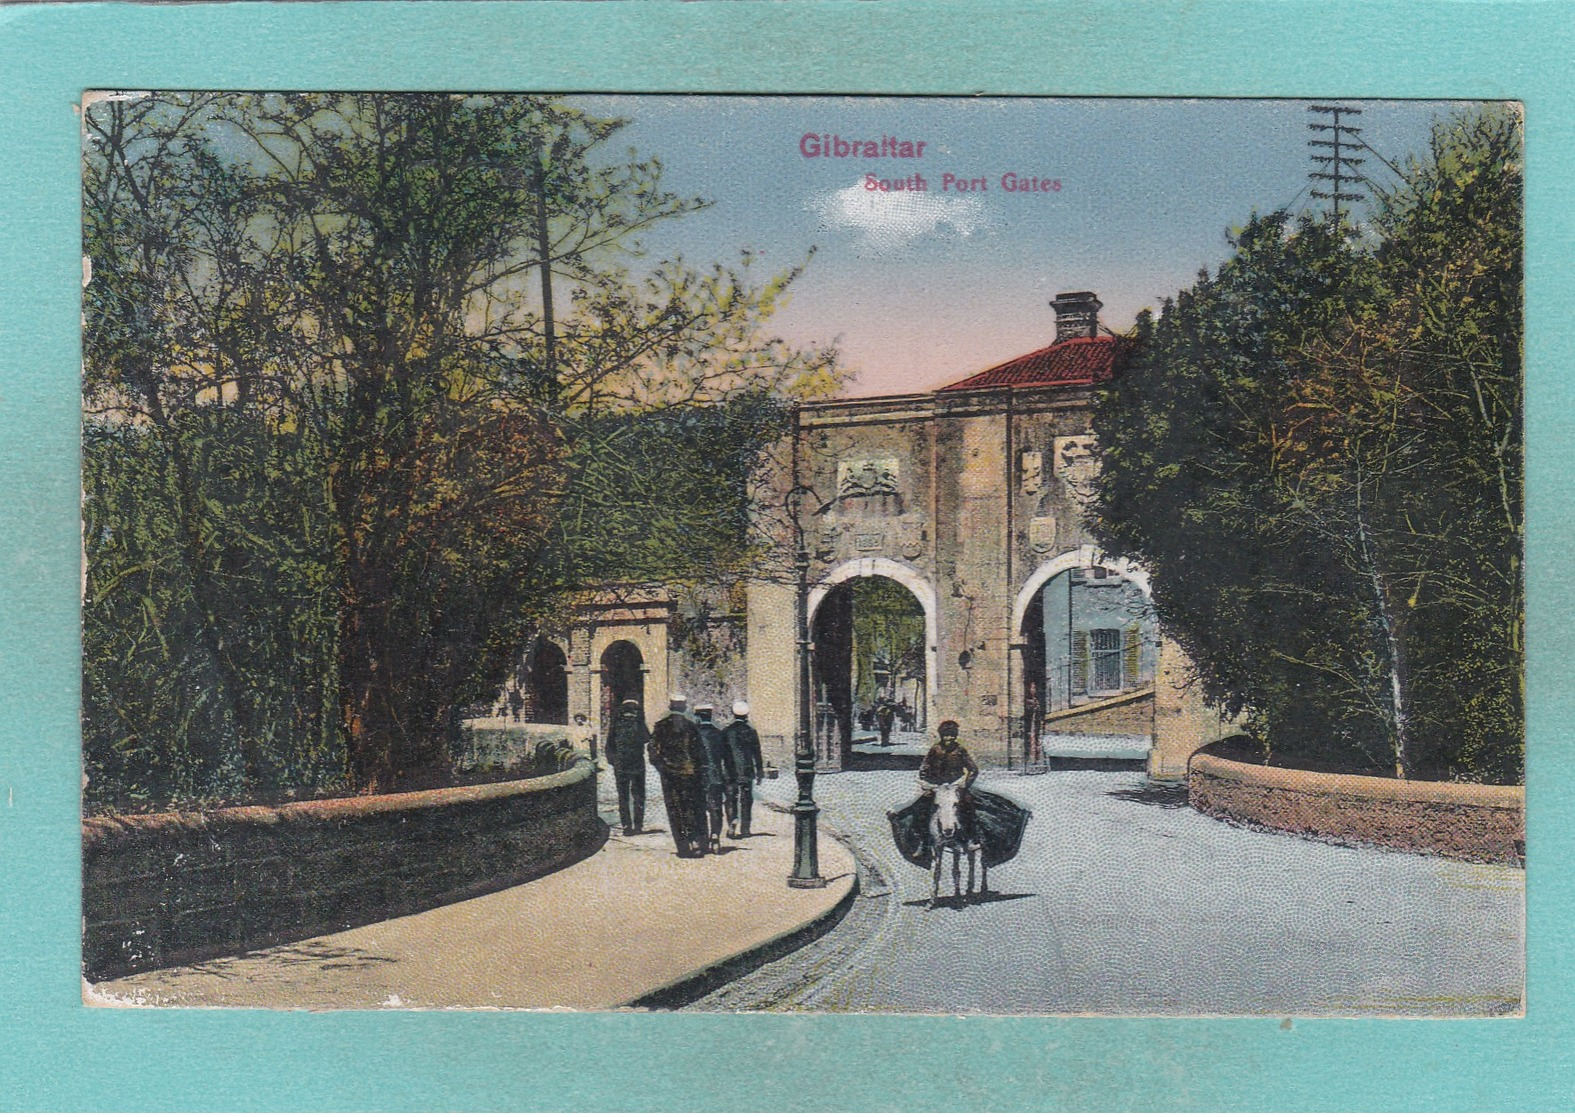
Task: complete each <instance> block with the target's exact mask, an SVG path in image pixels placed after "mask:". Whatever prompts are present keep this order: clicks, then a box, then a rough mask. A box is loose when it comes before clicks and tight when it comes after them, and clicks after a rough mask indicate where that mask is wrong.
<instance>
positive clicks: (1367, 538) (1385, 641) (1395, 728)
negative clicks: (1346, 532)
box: [1356, 488, 1412, 780]
mask: <svg viewBox="0 0 1575 1117" xmlns="http://www.w3.org/2000/svg"><path fill="white" fill-rule="evenodd" d="M1356 537H1357V544H1358V546H1359V547H1360V550H1361V557H1362V567H1363V570H1364V573H1365V574H1366V575H1367V579H1368V585H1369V587H1370V589H1371V592H1372V599H1373V613H1374V616H1375V618H1376V623H1377V626H1378V630H1379V632H1378V634H1379V640H1380V644H1381V647H1382V651H1383V659H1384V666H1385V671H1384V674H1385V676H1386V677H1385V680H1384V682H1385V691H1386V695H1385V698H1386V701H1385V706H1386V711H1385V715H1386V716H1385V720H1386V721H1387V722H1388V723H1389V743H1390V749H1391V751H1392V752H1393V755H1394V762H1395V778H1396V779H1402V780H1408V779H1410V778H1411V776H1412V772H1411V750H1410V740H1409V738H1410V725H1409V720H1410V715H1409V713H1408V711H1407V702H1406V678H1405V653H1404V650H1403V648H1402V645H1401V641H1400V633H1399V630H1398V626H1397V624H1396V622H1395V614H1394V609H1393V607H1392V606H1391V604H1390V599H1389V588H1388V585H1387V584H1386V583H1385V581H1384V576H1383V573H1382V572H1381V571H1380V570H1379V569H1378V556H1377V554H1376V551H1375V548H1374V546H1373V541H1372V536H1371V535H1370V534H1369V532H1368V530H1367V519H1366V516H1365V515H1364V513H1363V511H1362V502H1361V495H1360V488H1358V495H1357V503H1356Z"/></svg>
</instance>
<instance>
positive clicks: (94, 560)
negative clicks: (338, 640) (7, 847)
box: [82, 408, 345, 807]
mask: <svg viewBox="0 0 1575 1117" xmlns="http://www.w3.org/2000/svg"><path fill="white" fill-rule="evenodd" d="M182 459H185V460H187V461H190V462H193V463H197V464H198V466H199V468H198V469H197V470H196V473H197V474H198V476H199V477H200V478H201V480H200V481H199V482H198V483H197V484H196V485H194V486H193V487H192V488H191V489H187V488H185V487H184V486H183V485H182V484H181V482H180V480H179V477H180V474H181V470H180V469H179V468H177V464H176V463H177V462H178V461H180V460H182ZM303 460H305V461H306V462H309V461H310V455H309V453H306V452H303V448H302V446H301V445H300V440H299V439H298V438H295V437H292V436H289V435H280V434H278V433H276V432H273V431H269V430H267V429H266V428H264V427H261V426H260V425H259V424H258V423H257V422H256V421H255V418H254V417H253V416H250V415H247V414H245V413H244V412H240V411H236V410H230V409H218V408H215V409H208V410H204V411H198V412H192V413H188V414H185V415H183V416H181V419H180V421H179V422H178V423H176V424H175V425H174V426H173V427H172V428H171V429H169V430H165V431H153V430H150V429H146V428H137V427H127V426H124V425H120V426H117V425H113V424H104V423H91V424H89V426H88V427H87V429H86V430H85V432H84V444H83V489H84V494H85V499H84V502H83V534H84V539H85V541H86V553H87V557H88V563H87V570H86V588H87V592H86V595H85V598H84V602H83V613H82V626H83V648H84V655H83V684H84V685H83V715H82V716H83V739H84V742H86V748H85V757H84V759H85V764H86V769H87V775H88V780H89V782H88V799H89V801H90V802H93V803H95V804H99V805H117V806H121V807H136V806H149V805H158V804H161V803H163V802H166V801H168V800H171V799H176V800H180V801H186V802H203V801H223V800H233V799H236V798H241V797H244V796H245V795H247V794H249V793H250V794H262V795H272V794H277V793H279V792H281V791H285V790H288V789H294V788H303V787H316V788H323V787H335V786H342V785H343V783H344V778H345V756H344V749H343V747H342V743H341V740H340V737H339V729H338V710H337V697H338V696H337V693H336V690H335V686H334V660H333V648H334V638H335V629H336V623H337V618H336V611H335V605H336V601H335V597H334V594H333V586H334V583H335V576H336V568H335V564H334V558H333V550H332V547H331V545H330V536H329V532H328V524H329V520H328V516H327V513H326V497H327V492H326V486H325V485H324V484H323V483H322V475H321V471H320V470H317V469H313V468H310V466H309V465H307V466H306V467H303ZM188 505H195V507H188ZM183 524H190V525H193V526H194V536H195V538H189V539H188V538H185V537H184V531H183ZM194 564H195V566H196V568H197V570H198V571H200V573H201V575H202V577H201V578H197V577H194V576H193V575H194V569H193V567H194ZM199 583H200V584H201V587H202V588H201V589H200V590H199V589H198V585H199Z"/></svg>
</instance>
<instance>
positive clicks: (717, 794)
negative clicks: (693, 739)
mask: <svg viewBox="0 0 1575 1117" xmlns="http://www.w3.org/2000/svg"><path fill="white" fill-rule="evenodd" d="M714 709H715V707H714V706H712V705H711V703H709V702H701V703H699V704H697V705H696V706H695V718H696V719H697V721H698V723H699V724H697V725H696V726H695V729H696V731H698V732H699V734H700V783H701V786H702V788H703V789H704V793H705V835H704V838H703V839H702V840H703V841H704V842H705V848H706V852H707V853H721V852H722V803H723V800H724V799H726V798H727V770H728V768H730V767H731V766H732V757H731V756H729V755H728V752H727V746H726V745H724V744H723V743H722V731H721V730H720V729H718V728H717V727H716V726H715V725H714V724H713V723H712V721H711V714H712V712H713V711H714Z"/></svg>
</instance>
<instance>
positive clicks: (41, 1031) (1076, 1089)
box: [0, 0, 1575, 1111]
mask: <svg viewBox="0 0 1575 1117" xmlns="http://www.w3.org/2000/svg"><path fill="white" fill-rule="evenodd" d="M1571 58H1575V7H1572V6H1570V5H1568V4H1565V3H1560V2H1557V0H1555V2H1550V3H1522V2H1513V0H1506V2H1500V3H1468V2H1457V3H1437V2H1430V3H1421V2H1380V3H1368V2H1362V3H1356V2H1351V0H1344V2H1341V0H1321V2H1316V3H1302V2H1280V0H1230V2H1220V0H1216V2H1193V3H1174V4H1139V3H1136V2H1127V3H1120V2H1097V0H1093V2H1090V0H1075V2H1071V3H1059V2H1055V3H1038V4H1025V3H1016V4H1007V3H988V2H980V0H975V2H974V3H971V4H961V3H957V4H940V3H924V2H908V3H897V2H886V3H861V4H854V3H841V2H829V3H822V2H817V0H802V2H796V3H788V4H762V3H756V2H752V0H746V2H739V3H726V4H724V3H690V4H677V3H672V2H667V0H652V2H647V3H618V2H613V3H602V4H589V3H586V4H582V3H559V2H548V0H539V2H528V3H471V2H468V0H450V2H435V3H384V4H377V3H332V4H281V5H272V6H270V5H263V4H235V5H213V6H207V5H201V6H185V7H176V6H170V7H137V6H133V5H104V4H84V5H73V6H61V7H10V8H6V7H0V80H3V82H4V84H5V87H6V90H5V92H6V94H7V96H6V100H5V102H4V104H3V106H0V694H3V695H4V696H5V705H4V713H3V714H0V1027H3V1029H4V1034H3V1036H0V1041H3V1042H0V1107H3V1108H5V1109H9V1110H20V1109H71V1110H87V1109H115V1110H134V1109H182V1110H216V1109H292V1110H330V1109H356V1110H384V1109H437V1110H448V1109H576V1108H594V1109H627V1108H637V1109H643V1110H668V1109H733V1110H737V1109H770V1110H789V1109H821V1110H825V1109H833V1110H858V1109H866V1110H868V1109H893V1108H898V1109H930V1108H935V1109H945V1110H972V1109H1040V1110H1043V1109H1059V1108H1078V1109H1120V1110H1143V1109H1188V1110H1193V1109H1202V1110H1226V1109H1250V1110H1287V1111H1289V1110H1302V1109H1327V1110H1338V1109H1362V1110H1377V1109H1408V1110H1414V1109H1429V1110H1454V1109H1494V1110H1514V1109H1549V1108H1551V1109H1560V1110H1564V1109H1571V1108H1575V1088H1572V1084H1575V1073H1572V1071H1571V1069H1570V1065H1569V1064H1570V1060H1571V1057H1572V1056H1571V1051H1572V1050H1575V1043H1572V1041H1575V1035H1572V1031H1571V1027H1570V1023H1571V1019H1572V996H1575V993H1572V987H1575V980H1572V977H1575V966H1572V958H1571V943H1572V936H1571V931H1570V926H1569V924H1570V917H1571V916H1575V879H1572V877H1571V875H1570V874H1569V873H1567V872H1563V871H1561V867H1564V866H1568V865H1570V864H1571V863H1572V861H1571V853H1572V848H1571V847H1572V838H1575V806H1572V797H1571V796H1570V794H1569V793H1568V789H1569V788H1571V787H1572V786H1575V781H1572V778H1571V777H1572V754H1571V749H1570V747H1569V743H1568V741H1567V739H1566V733H1565V732H1564V729H1565V727H1567V726H1569V725H1571V724H1575V717H1572V708H1571V707H1572V703H1571V700H1570V671H1569V668H1568V664H1569V663H1570V662H1571V658H1572V650H1575V649H1572V640H1571V632H1570V627H1569V625H1568V623H1567V621H1568V618H1570V617H1571V616H1575V596H1572V593H1571V580H1570V576H1569V573H1568V568H1567V562H1566V559H1567V556H1568V555H1570V554H1571V553H1572V552H1575V547H1572V545H1571V544H1572V538H1571V535H1572V532H1571V519H1570V515H1569V507H1570V503H1571V502H1570V488H1571V486H1570V482H1569V478H1570V477H1571V476H1572V473H1575V437H1572V435H1575V430H1572V427H1575V407H1572V406H1571V404H1572V393H1575V375H1572V374H1571V367H1572V360H1571V358H1572V356H1575V331H1572V327H1571V317H1570V309H1569V308H1570V307H1571V306H1572V305H1575V282H1572V278H1571V274H1572V273H1571V268H1570V266H1569V265H1570V261H1571V260H1572V259H1575V251H1572V249H1575V244H1572V240H1575V237H1572V225H1575V205H1572V204H1571V196H1570V182H1571V179H1572V177H1575V113H1572V111H1571V109H1572V104H1571V102H1572V95H1575V90H1572V84H1575V82H1572V77H1571V73H1572V71H1571V64H1570V59H1571ZM87 88H121V89H126V88H303V89H313V88H387V89H395V88H412V89H414V88H454V89H488V90H490V89H519V90H550V91H631V92H647V91H648V92H684V91H695V92H806V93H808V92H814V93H844V92H881V93H935V94H968V93H975V92H989V93H998V94H1068V95H1094V94H1105V95H1109V94H1130V95H1155V96H1172V95H1174V96H1232V97H1235V96H1254V97H1255V96H1290V97H1317V98H1331V97H1362V96H1373V97H1379V96H1382V97H1396V96H1400V97H1485V98H1514V99H1519V100H1521V101H1523V102H1524V103H1525V106H1526V115H1527V137H1528V141H1527V151H1528V184H1529V186H1528V199H1527V201H1528V206H1527V212H1528V226H1529V229H1528V231H1529V238H1528V244H1529V249H1530V251H1529V259H1528V270H1527V307H1528V335H1527V339H1528V346H1527V357H1528V360H1527V376H1528V389H1529V393H1528V394H1529V399H1528V424H1527V431H1528V439H1529V461H1530V493H1529V499H1528V505H1529V507H1528V512H1529V519H1530V524H1531V532H1530V538H1529V542H1528V561H1529V575H1530V582H1529V586H1530V623H1529V625H1528V633H1529V640H1530V662H1529V696H1530V706H1529V714H1530V743H1529V758H1530V763H1529V781H1528V782H1529V794H1528V802H1529V806H1530V810H1529V817H1530V835H1529V847H1530V855H1529V856H1530V870H1529V873H1528V889H1527V894H1528V898H1529V909H1528V924H1529V926H1528V939H1529V945H1530V950H1529V957H1528V970H1529V988H1528V1008H1527V1016H1526V1017H1525V1018H1524V1019H1522V1020H1492V1021H1476V1022H1437V1021H1385V1020H1366V1021H1337V1020H1296V1021H1294V1022H1293V1023H1292V1024H1291V1025H1290V1026H1289V1027H1285V1026H1282V1023H1281V1021H1279V1020H1257V1019H1216V1020H1179V1021H1178V1020H1111V1019H1001V1018H972V1019H955V1018H923V1017H906V1018H876V1017H835V1016H827V1017H812V1016H758V1017H720V1016H698V1015H697V1016H660V1015H658V1016H637V1015H602V1016H593V1015H587V1016H574V1015H551V1014H547V1015H543V1014H518V1013H508V1014H491V1013H399V1012H389V1013H336V1014H308V1013H269V1012H257V1011H253V1012H247V1011H240V1010H236V1011H199V1010H188V1011H160V1012H139V1011H113V1010H89V1009H85V1008H83V1007H82V1006H81V1004H80V989H79V983H78V977H77V973H78V937H79V922H78V920H79V901H78V882H79V868H78V828H77V822H78V813H77V812H78V782H79V775H78V772H79V769H78V763H77V748H78V731H77V722H76V717H77V694H78V676H77V672H78V634H77V597H78V589H79V583H78V567H79V547H78V539H77V502H78V481H77V421H78V383H77V369H78V361H79V358H78V347H77V334H78V326H79V317H78V315H79V310H78V305H79V304H78V293H79V281H80V275H79V265H78V259H79V247H78V245H79V241H78V211H77V199H78V163H77V150H78V148H77V132H76V125H75V118H74V115H73V110H72V106H73V104H74V103H75V101H76V100H77V98H78V96H79V95H80V93H81V91H82V90H83V89H87ZM1112 142H1120V141H1119V137H1112ZM1199 964H1200V965H1216V966H1218V965H1229V964H1230V961H1229V959H1228V958H1219V959H1200V960H1199Z"/></svg>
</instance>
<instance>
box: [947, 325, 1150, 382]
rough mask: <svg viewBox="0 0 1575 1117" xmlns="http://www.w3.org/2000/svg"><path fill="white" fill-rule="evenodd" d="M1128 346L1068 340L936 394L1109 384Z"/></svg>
mask: <svg viewBox="0 0 1575 1117" xmlns="http://www.w3.org/2000/svg"><path fill="white" fill-rule="evenodd" d="M1129 344H1130V343H1129V342H1128V341H1127V340H1126V339H1125V338H1119V337H1069V338H1067V339H1066V340H1065V341H1058V342H1056V343H1055V344H1054V345H1048V346H1046V347H1045V348H1043V349H1037V350H1035V351H1034V352H1032V353H1026V354H1024V355H1023V356H1021V357H1014V358H1012V359H1011V360H1010V361H1007V362H1006V363H1005V364H999V365H996V366H995V367H994V368H987V369H985V370H984V371H983V372H980V373H975V374H974V375H973V376H970V377H968V378H967V379H966V380H959V381H957V382H956V383H955V384H947V385H946V386H945V387H943V388H939V389H937V390H938V391H942V392H958V391H965V390H972V389H976V388H1005V387H1012V388H1050V387H1073V386H1077V385H1083V384H1094V383H1097V382H1099V381H1101V380H1109V379H1110V378H1111V376H1112V375H1114V374H1115V371H1116V369H1117V367H1118V366H1119V364H1120V362H1121V358H1122V357H1124V356H1125V355H1126V351H1127V349H1128V347H1129Z"/></svg>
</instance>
